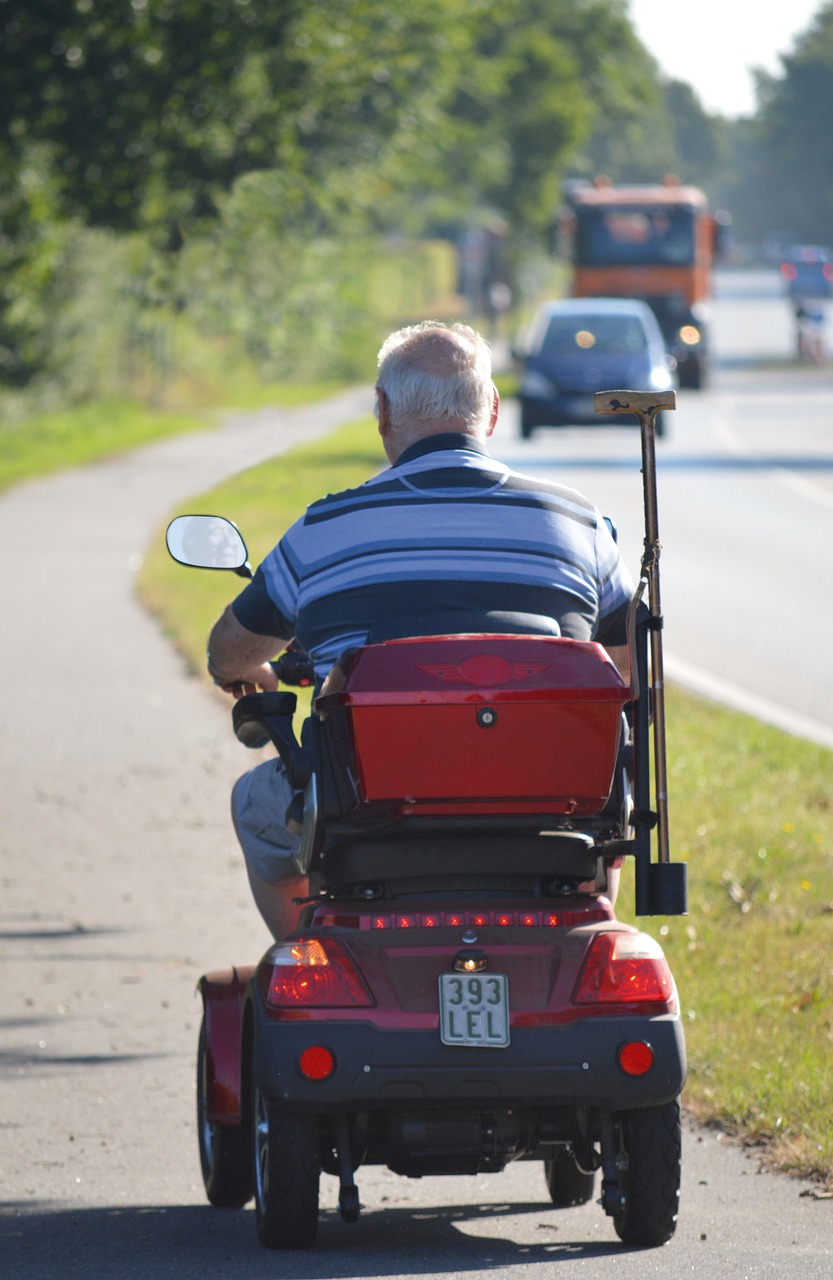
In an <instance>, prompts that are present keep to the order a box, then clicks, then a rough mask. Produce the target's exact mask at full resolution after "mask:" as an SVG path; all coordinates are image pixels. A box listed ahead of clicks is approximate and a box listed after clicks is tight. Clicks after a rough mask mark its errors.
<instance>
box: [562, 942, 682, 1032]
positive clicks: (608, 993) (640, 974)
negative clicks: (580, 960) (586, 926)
mask: <svg viewBox="0 0 833 1280" xmlns="http://www.w3.org/2000/svg"><path fill="white" fill-rule="evenodd" d="M573 1004H577V1005H586V1006H587V1012H588V1013H605V1014H612V1013H623V1014H626V1013H673V1012H675V1011H676V1004H677V1001H676V993H675V991H674V980H673V978H672V977H671V970H670V969H669V967H668V962H667V961H666V959H665V956H664V954H663V951H662V947H661V946H660V945H659V943H658V942H655V941H654V939H653V938H650V937H649V936H648V934H647V933H639V932H636V931H634V932H633V933H613V932H604V933H598V934H596V937H595V938H594V939H593V941H592V943H591V944H590V949H589V951H588V953H587V956H586V957H585V960H584V964H583V965H582V969H581V973H580V974H579V978H578V982H577V983H576V987H575V991H574V993H573Z"/></svg>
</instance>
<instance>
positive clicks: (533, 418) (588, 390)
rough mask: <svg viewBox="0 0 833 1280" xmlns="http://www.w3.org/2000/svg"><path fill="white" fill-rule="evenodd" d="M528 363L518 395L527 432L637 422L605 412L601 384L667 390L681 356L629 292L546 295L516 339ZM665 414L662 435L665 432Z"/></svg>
mask: <svg viewBox="0 0 833 1280" xmlns="http://www.w3.org/2000/svg"><path fill="white" fill-rule="evenodd" d="M515 355H516V358H517V359H518V360H520V362H521V363H522V366H523V371H522V374H521V384H520V388H519V390H518V399H519V400H520V406H521V421H520V428H521V435H522V436H523V438H524V439H525V440H528V439H529V437H530V436H531V435H532V433H533V431H535V429H536V428H537V427H560V426H568V425H576V426H580V425H582V424H585V423H587V424H589V423H594V424H598V423H603V422H616V423H617V424H621V423H628V422H634V423H636V421H637V419H636V418H635V417H634V418H630V417H628V416H617V417H600V416H597V415H596V413H595V412H594V395H595V393H596V392H597V391H616V390H629V391H669V390H671V389H672V388H674V387H675V386H676V375H675V368H676V362H675V360H674V358H673V356H670V355H669V354H668V351H667V349H666V346H665V343H664V341H663V337H662V333H661V331H660V327H659V325H658V323H657V320H656V317H655V316H654V313H653V311H651V308H650V307H649V306H648V305H647V303H644V302H637V301H635V300H631V299H628V298H570V299H564V300H561V301H557V302H547V303H544V304H543V305H542V306H541V307H540V309H539V310H538V312H537V314H536V315H535V318H534V319H533V321H532V324H531V326H530V328H529V331H528V334H527V336H526V339H525V340H524V341H523V343H522V344H521V345H520V347H516V349H515ZM662 419H663V415H662V414H660V415H659V416H658V417H657V420H656V421H657V435H662V434H663V421H662Z"/></svg>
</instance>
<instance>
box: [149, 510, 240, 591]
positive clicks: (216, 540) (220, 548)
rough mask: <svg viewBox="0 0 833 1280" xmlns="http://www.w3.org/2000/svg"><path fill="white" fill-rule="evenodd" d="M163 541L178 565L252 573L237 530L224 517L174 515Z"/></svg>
mask: <svg viewBox="0 0 833 1280" xmlns="http://www.w3.org/2000/svg"><path fill="white" fill-rule="evenodd" d="M165 543H166V545H167V548H168V551H169V552H170V554H171V555H172V556H173V558H174V560H176V561H177V562H178V563H179V564H187V565H190V566H191V567H192V568H194V569H231V570H233V571H234V572H235V573H239V574H241V575H242V576H243V577H246V578H250V577H251V576H252V571H251V569H250V568H249V565H248V551H247V550H246V544H245V542H244V541H243V537H242V535H241V533H240V530H239V529H238V528H237V526H236V525H234V524H232V522H231V521H230V520H226V519H225V517H224V516H177V517H176V518H175V519H174V520H172V521H171V523H170V524H169V525H168V529H167V532H166V534H165Z"/></svg>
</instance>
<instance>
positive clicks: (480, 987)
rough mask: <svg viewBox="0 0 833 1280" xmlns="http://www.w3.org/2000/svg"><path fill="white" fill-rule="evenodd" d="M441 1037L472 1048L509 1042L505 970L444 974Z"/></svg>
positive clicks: (446, 1042)
mask: <svg viewBox="0 0 833 1280" xmlns="http://www.w3.org/2000/svg"><path fill="white" fill-rule="evenodd" d="M440 1039H441V1040H442V1042H443V1044H457V1045H463V1046H465V1047H467V1048H471V1049H505V1048H506V1046H507V1045H508V1044H509V984H508V982H507V979H506V975H505V974H503V973H442V974H440Z"/></svg>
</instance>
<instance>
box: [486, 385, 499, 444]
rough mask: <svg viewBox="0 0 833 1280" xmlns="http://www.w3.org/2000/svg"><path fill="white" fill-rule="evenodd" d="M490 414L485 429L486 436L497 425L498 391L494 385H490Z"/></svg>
mask: <svg viewBox="0 0 833 1280" xmlns="http://www.w3.org/2000/svg"><path fill="white" fill-rule="evenodd" d="M492 392H493V394H492V416H491V417H490V418H489V425H488V427H487V429H486V438H487V439H488V437H489V436H490V435H491V434H492V432H493V431H494V429H495V427H496V426H497V418H498V414H499V413H500V392H499V391H498V389H497V387H496V386H494V385H493V386H492Z"/></svg>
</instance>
